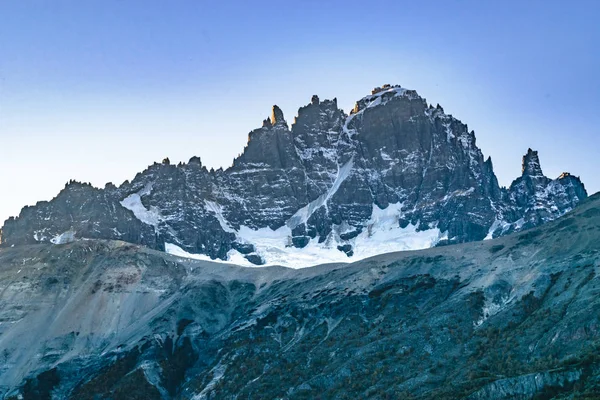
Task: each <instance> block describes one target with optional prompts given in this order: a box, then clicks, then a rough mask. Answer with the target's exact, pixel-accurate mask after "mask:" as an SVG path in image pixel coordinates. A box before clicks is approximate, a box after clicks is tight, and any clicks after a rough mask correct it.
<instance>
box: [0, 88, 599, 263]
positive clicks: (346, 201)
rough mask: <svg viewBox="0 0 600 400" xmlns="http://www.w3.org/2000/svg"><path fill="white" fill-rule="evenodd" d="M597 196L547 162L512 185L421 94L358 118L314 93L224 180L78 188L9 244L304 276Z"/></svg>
mask: <svg viewBox="0 0 600 400" xmlns="http://www.w3.org/2000/svg"><path fill="white" fill-rule="evenodd" d="M586 196H587V193H586V191H585V188H584V186H583V184H582V183H581V181H580V180H579V178H577V177H575V176H573V175H571V174H569V173H565V174H562V175H561V176H560V177H558V178H556V179H550V178H547V177H545V176H544V175H543V173H542V169H541V164H540V161H539V157H538V155H537V152H535V151H533V150H531V149H529V151H528V152H527V154H526V155H525V156H524V158H523V174H522V176H521V177H519V178H517V179H516V180H515V181H514V182H513V183H512V185H511V186H510V187H509V188H501V187H500V186H499V185H498V181H497V179H496V176H495V174H494V171H493V165H492V161H491V158H488V159H487V160H484V158H483V154H482V152H481V150H480V149H479V148H478V147H477V145H476V140H475V133H474V132H473V131H469V130H468V127H467V125H466V124H463V123H462V122H461V121H459V120H457V119H456V118H454V117H453V116H452V115H448V114H446V113H445V112H444V110H443V108H442V107H441V106H439V105H438V106H437V107H433V106H432V105H428V104H427V102H426V100H425V99H423V98H422V97H420V96H419V95H418V94H417V93H416V92H415V91H414V90H409V89H405V88H402V87H400V86H391V85H384V86H383V87H380V88H376V89H374V90H373V91H372V94H371V95H369V96H366V97H364V98H362V99H360V100H359V101H357V102H356V106H355V107H354V109H353V110H352V111H351V112H350V114H349V115H347V114H345V113H344V111H343V110H341V109H340V108H338V106H337V100H336V99H333V100H323V101H321V100H320V99H319V98H318V96H313V97H312V99H311V102H310V103H309V104H308V105H306V106H304V107H301V108H300V109H299V110H298V115H297V117H296V118H295V120H294V122H293V123H292V125H291V128H290V126H289V125H288V123H287V121H286V119H285V117H284V114H283V111H282V110H281V109H280V108H279V107H277V106H273V110H272V116H271V117H270V118H268V119H265V120H264V121H263V124H262V127H260V128H258V129H255V130H253V131H251V132H250V134H249V135H248V144H247V146H246V147H245V149H244V152H243V153H242V154H241V155H240V156H239V157H237V158H236V159H235V160H234V161H233V165H232V166H231V167H230V168H228V169H226V170H222V169H219V170H216V171H214V170H210V171H209V170H208V169H207V168H206V167H204V166H203V165H202V162H201V160H200V158H198V157H192V158H191V159H190V160H189V162H188V163H186V164H179V165H171V164H170V162H169V160H168V159H165V160H163V162H162V163H160V164H157V163H155V164H154V165H152V166H150V167H149V168H148V169H146V170H145V171H143V172H141V173H138V174H137V175H136V177H135V178H134V179H133V180H132V181H131V182H129V181H126V182H124V183H123V184H121V185H120V186H119V187H116V186H115V185H113V184H111V183H109V184H107V185H106V187H105V188H103V189H98V188H94V187H92V186H91V185H88V184H83V183H79V182H74V181H72V182H69V183H68V184H67V185H66V186H65V188H64V190H62V191H61V192H60V193H59V194H58V195H57V197H56V198H54V199H53V200H52V201H50V202H39V203H38V204H36V205H35V206H33V207H25V208H24V209H23V210H22V211H21V214H20V215H19V217H17V218H10V219H8V220H7V221H6V222H5V224H4V227H3V228H2V232H1V236H0V237H1V244H2V245H3V246H12V245H23V244H33V243H44V242H52V243H57V244H60V243H65V242H68V241H71V240H75V239H78V238H95V239H113V240H124V241H127V242H131V243H137V244H142V245H145V246H148V247H150V248H153V249H158V250H165V251H168V252H171V253H175V254H180V255H187V256H189V257H196V258H205V259H221V260H227V261H230V262H236V263H239V264H248V265H252V264H259V265H260V264H265V265H276V264H280V265H287V266H292V267H294V266H306V265H314V264H318V263H321V262H344V261H354V260H358V259H362V258H365V257H369V256H373V255H375V254H379V253H384V252H389V251H399V250H411V249H420V248H428V247H432V246H436V245H441V244H451V243H461V242H469V241H475V240H482V239H489V238H494V237H498V236H501V235H505V234H508V233H511V232H515V231H519V230H523V229H527V228H530V227H534V226H538V225H540V224H542V223H545V222H548V221H551V220H553V219H556V218H558V217H559V216H561V215H563V214H564V213H565V212H567V211H569V210H571V209H573V208H574V207H575V206H576V205H577V204H578V203H579V202H580V201H581V200H583V199H584V198H585V197H586Z"/></svg>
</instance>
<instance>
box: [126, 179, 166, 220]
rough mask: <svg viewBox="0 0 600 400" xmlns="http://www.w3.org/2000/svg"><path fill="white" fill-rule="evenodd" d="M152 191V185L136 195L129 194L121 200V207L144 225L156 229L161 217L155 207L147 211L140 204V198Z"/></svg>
mask: <svg viewBox="0 0 600 400" xmlns="http://www.w3.org/2000/svg"><path fill="white" fill-rule="evenodd" d="M151 191H152V184H149V185H146V186H145V187H144V188H143V189H142V190H140V191H139V192H137V193H133V194H130V195H129V196H127V197H125V198H124V199H123V200H121V202H120V203H121V205H122V206H123V207H125V208H126V209H128V210H130V211H131V212H133V215H135V217H136V218H137V219H139V220H140V221H142V222H143V223H145V224H146V225H151V226H154V228H155V229H158V224H160V222H161V221H162V220H163V217H162V215H161V214H160V212H159V211H158V209H157V208H156V207H153V206H151V207H150V209H147V208H146V207H145V206H144V204H143V203H142V196H146V195H148V194H150V192H151Z"/></svg>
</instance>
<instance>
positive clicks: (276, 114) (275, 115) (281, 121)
mask: <svg viewBox="0 0 600 400" xmlns="http://www.w3.org/2000/svg"><path fill="white" fill-rule="evenodd" d="M271 124H272V125H273V126H276V125H286V124H287V122H285V118H283V111H281V108H279V107H278V106H277V105H274V106H273V111H272V113H271Z"/></svg>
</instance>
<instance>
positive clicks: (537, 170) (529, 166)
mask: <svg viewBox="0 0 600 400" xmlns="http://www.w3.org/2000/svg"><path fill="white" fill-rule="evenodd" d="M522 173H523V176H525V175H528V176H531V177H536V176H544V173H543V172H542V167H541V165H540V159H539V157H538V152H537V151H534V150H531V149H528V150H527V154H525V155H524V156H523V164H522Z"/></svg>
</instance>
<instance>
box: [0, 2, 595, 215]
mask: <svg viewBox="0 0 600 400" xmlns="http://www.w3.org/2000/svg"><path fill="white" fill-rule="evenodd" d="M599 16H600V2H599V1H596V0H592V1H585V0H575V1H569V2H567V1H534V0H529V1H479V0H478V1H467V0H464V1H451V0H448V1H427V2H419V1H401V0H395V1H375V0H373V1H364V0H363V1H360V2H359V1H350V0H346V1H325V0H320V1H314V0H304V1H285V0H280V1H277V2H275V1H226V0H222V1H203V0H173V1H162V0H161V1H153V0H139V1H134V0H127V1H117V0H86V1H80V0H69V1H66V0H52V1H47V0H0V194H1V196H0V220H4V219H5V218H6V217H8V216H9V215H16V214H18V212H19V210H20V209H21V207H22V206H24V205H26V204H35V202H36V201H38V200H49V199H51V198H52V197H54V196H55V195H56V194H57V193H58V191H59V190H60V189H61V188H62V187H63V186H64V184H65V182H67V181H68V180H69V179H72V178H73V179H77V180H80V181H85V182H92V183H93V184H94V185H96V186H104V184H105V183H106V182H109V181H111V182H114V183H116V184H119V183H121V182H122V181H124V180H125V179H131V178H133V177H134V176H135V174H136V172H139V171H141V170H143V169H144V168H145V167H146V166H147V165H149V164H151V163H152V162H154V161H160V160H161V159H162V158H164V157H166V156H168V157H170V159H171V161H172V162H178V161H187V160H188V159H189V158H190V157H191V156H193V155H198V156H200V157H201V158H202V160H203V162H204V163H205V164H206V165H208V166H209V167H219V166H224V167H227V166H229V165H230V164H231V161H232V160H233V158H234V157H235V156H236V155H237V154H239V153H240V152H241V151H242V149H243V147H244V145H245V142H246V140H247V133H248V132H249V131H250V130H252V129H253V128H256V127H259V126H260V125H261V121H262V119H264V118H265V117H266V116H268V115H269V114H270V109H271V106H272V105H273V104H278V105H279V106H280V107H281V108H282V109H283V110H284V112H285V113H286V117H287V120H288V121H292V120H293V116H294V115H295V113H296V111H297V109H298V107H300V106H302V105H305V104H307V103H308V102H309V101H310V97H311V95H313V94H318V95H319V96H320V97H321V98H322V99H323V98H333V97H337V98H338V102H339V104H340V105H341V106H342V107H343V108H344V109H345V110H346V111H348V110H349V109H350V108H351V107H352V106H353V104H354V102H355V101H356V100H357V99H359V98H361V97H363V96H364V95H366V94H368V93H369V92H370V90H371V89H372V88H373V87H374V86H379V85H381V84H384V83H391V84H401V85H402V86H404V87H408V88H411V89H415V90H417V92H419V94H421V95H422V96H424V97H426V98H427V100H428V101H429V102H430V103H433V104H436V103H440V104H441V105H442V106H443V107H444V109H445V110H446V112H448V113H452V114H453V115H455V116H456V117H458V118H459V119H461V120H462V121H463V122H465V123H467V124H468V125H469V128H470V129H474V130H475V133H476V136H477V141H478V144H479V146H480V147H481V148H482V150H483V152H484V154H485V155H486V156H487V155H491V156H492V159H493V161H494V166H495V171H496V174H497V175H498V178H499V180H500V183H501V184H502V185H509V184H510V182H511V181H512V179H514V178H516V177H517V176H518V175H520V163H521V156H522V154H524V153H525V152H526V151H527V148H528V147H532V148H534V149H536V150H539V152H540V158H541V162H542V168H543V169H544V172H545V173H546V174H547V175H549V176H550V177H556V176H558V175H559V174H560V173H561V172H562V171H567V170H568V171H570V172H572V173H574V174H575V175H580V176H581V178H582V179H583V181H584V183H585V184H586V187H587V188H588V191H589V192H590V193H593V192H596V191H599V190H600V176H599V174H598V166H599V165H600V164H599V163H600V24H599V23H598V18H599ZM0 224H1V223H0Z"/></svg>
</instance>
